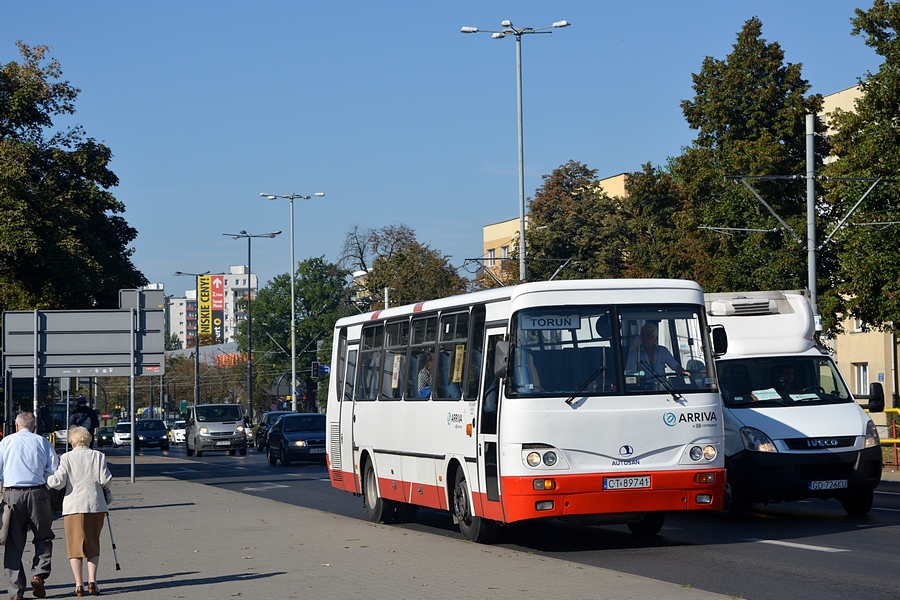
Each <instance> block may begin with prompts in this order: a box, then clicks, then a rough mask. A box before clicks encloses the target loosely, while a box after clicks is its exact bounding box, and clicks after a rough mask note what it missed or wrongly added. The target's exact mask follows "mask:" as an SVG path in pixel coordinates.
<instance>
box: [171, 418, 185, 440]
mask: <svg viewBox="0 0 900 600" xmlns="http://www.w3.org/2000/svg"><path fill="white" fill-rule="evenodd" d="M169 442H171V443H173V444H175V445H176V446H177V445H178V444H183V443H184V421H175V424H174V425H172V428H171V429H169Z"/></svg>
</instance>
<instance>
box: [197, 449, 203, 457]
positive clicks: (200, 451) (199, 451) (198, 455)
mask: <svg viewBox="0 0 900 600" xmlns="http://www.w3.org/2000/svg"><path fill="white" fill-rule="evenodd" d="M201 456H203V451H202V450H197V458H200V457H201Z"/></svg>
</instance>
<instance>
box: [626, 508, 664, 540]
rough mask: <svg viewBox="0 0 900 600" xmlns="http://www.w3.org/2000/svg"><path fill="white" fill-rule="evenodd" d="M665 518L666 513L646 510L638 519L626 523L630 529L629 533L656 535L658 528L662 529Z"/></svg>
mask: <svg viewBox="0 0 900 600" xmlns="http://www.w3.org/2000/svg"><path fill="white" fill-rule="evenodd" d="M665 520H666V513H664V512H648V513H644V516H643V517H641V520H640V521H633V522H631V523H628V529H629V530H631V533H633V534H634V535H641V536H645V535H646V536H650V535H656V534H657V533H659V530H660V529H662V526H663V523H664V522H665Z"/></svg>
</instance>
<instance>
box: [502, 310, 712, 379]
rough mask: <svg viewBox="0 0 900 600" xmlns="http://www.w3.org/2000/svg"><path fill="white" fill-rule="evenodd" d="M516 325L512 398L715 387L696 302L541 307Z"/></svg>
mask: <svg viewBox="0 0 900 600" xmlns="http://www.w3.org/2000/svg"><path fill="white" fill-rule="evenodd" d="M514 327H515V337H514V339H515V350H514V352H513V356H512V362H511V366H512V371H511V373H510V375H511V385H510V386H509V388H508V390H509V391H508V393H509V395H510V396H512V397H528V396H560V395H584V396H593V395H623V394H647V393H663V394H666V393H674V392H675V391H677V392H678V393H682V392H692V391H693V392H698V391H703V392H709V391H714V390H715V389H716V387H715V379H714V377H713V372H712V365H711V364H710V362H711V361H709V360H708V359H707V353H706V347H707V343H706V334H705V331H706V329H705V326H704V323H703V321H702V317H701V312H700V311H699V310H698V308H697V307H694V306H659V305H654V306H643V305H629V306H628V307H627V308H625V307H618V308H617V307H613V306H580V307H576V308H571V307H562V306H560V307H542V308H539V309H526V310H522V311H520V312H519V313H518V314H517V315H516V317H515V319H514Z"/></svg>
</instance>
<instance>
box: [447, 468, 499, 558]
mask: <svg viewBox="0 0 900 600" xmlns="http://www.w3.org/2000/svg"><path fill="white" fill-rule="evenodd" d="M453 517H454V518H455V519H456V520H457V521H458V523H459V531H460V533H462V535H463V537H464V538H466V539H467V540H468V541H470V542H477V543H479V544H490V543H491V542H493V541H494V540H495V539H496V538H497V534H498V533H499V532H500V526H499V525H498V524H497V522H496V521H491V520H489V519H485V518H483V517H476V516H475V515H474V514H473V512H472V507H471V505H469V484H468V483H467V482H466V476H465V475H463V471H462V468H459V469H457V470H456V483H454V485H453Z"/></svg>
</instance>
